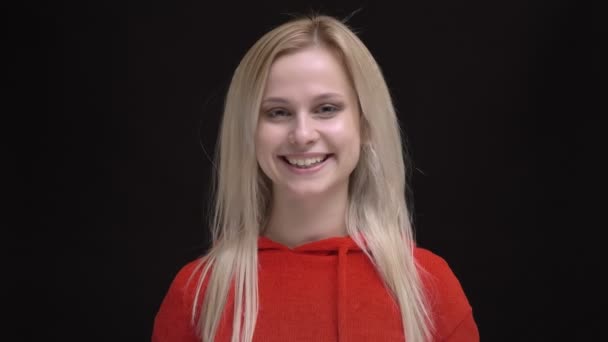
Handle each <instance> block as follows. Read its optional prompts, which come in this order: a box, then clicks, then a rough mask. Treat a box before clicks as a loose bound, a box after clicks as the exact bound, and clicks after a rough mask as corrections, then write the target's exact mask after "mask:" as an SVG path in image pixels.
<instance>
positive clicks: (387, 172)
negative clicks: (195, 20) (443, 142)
mask: <svg viewBox="0 0 608 342" xmlns="http://www.w3.org/2000/svg"><path fill="white" fill-rule="evenodd" d="M313 45H320V46H324V47H327V48H330V49H331V50H332V51H334V52H336V53H337V54H338V56H339V57H340V58H341V59H342V62H343V64H344V66H345V69H346V71H347V73H348V74H349V76H350V78H351V81H352V82H353V85H354V88H355V91H356V93H357V95H358V99H359V105H360V109H361V113H362V134H363V136H364V140H363V141H364V142H363V144H362V146H361V154H360V159H359V162H358V164H357V166H356V168H355V170H354V171H353V173H352V174H351V176H350V182H349V199H348V201H349V204H348V210H347V214H346V217H345V220H346V226H347V231H348V233H349V234H350V236H351V237H353V239H354V240H355V242H356V243H357V244H358V245H359V246H360V247H361V249H362V250H363V251H364V252H365V253H366V255H367V256H368V257H369V259H370V260H371V262H372V263H373V264H374V266H375V267H376V269H377V271H378V273H379V274H380V276H381V278H382V280H383V281H384V284H385V285H386V288H387V289H388V290H389V291H390V293H391V294H392V296H393V298H394V300H395V302H396V303H397V305H398V306H399V308H400V312H401V317H402V322H403V328H404V333H405V337H406V340H407V341H409V342H415V341H426V340H430V339H431V336H432V330H433V323H432V320H431V318H430V310H429V306H428V304H427V302H426V299H425V294H424V289H423V288H422V284H421V280H420V277H419V274H418V267H417V265H416V262H415V260H414V256H413V250H414V236H413V229H412V225H411V221H410V214H409V212H408V208H407V205H406V199H405V187H406V173H405V164H404V155H403V149H402V147H403V141H402V139H401V132H400V126H399V122H398V120H397V116H396V114H395V110H394V107H393V104H392V100H391V97H390V94H389V90H388V87H387V85H386V82H385V80H384V77H383V75H382V72H381V70H380V67H379V66H378V64H377V63H376V61H375V60H374V58H373V56H372V55H371V53H370V52H369V51H368V49H367V48H366V47H365V45H364V44H363V43H362V42H361V40H360V39H359V38H358V37H357V36H356V34H355V33H353V32H352V31H351V30H350V29H349V28H348V26H346V24H345V23H343V22H341V21H339V20H337V19H335V18H332V17H329V16H323V15H314V16H309V17H303V18H296V19H293V20H291V21H289V22H287V23H284V24H282V25H280V26H278V27H277V28H275V29H273V30H271V31H270V32H268V33H266V34H265V35H264V36H263V37H262V38H260V39H259V40H258V41H257V42H256V43H255V44H254V45H253V46H252V47H251V49H250V50H249V51H248V52H247V53H246V55H245V56H244V58H243V59H242V61H241V63H240V64H239V66H238V67H237V69H236V71H235V72H234V75H233V78H232V82H231V84H230V87H229V89H228V94H227V97H226V102H225V108H224V116H223V121H222V125H221V131H220V136H219V139H218V145H217V150H216V158H218V160H217V161H216V170H215V172H216V173H215V179H214V186H215V188H214V193H215V196H216V197H215V199H214V200H215V211H214V213H213V215H212V219H211V221H212V222H211V234H212V247H211V249H210V250H209V252H208V253H207V254H206V255H205V256H204V257H202V258H201V260H200V261H201V262H200V264H199V265H200V267H202V272H201V273H200V276H199V278H198V284H197V290H196V294H195V298H194V305H193V307H192V323H193V324H195V325H196V327H197V332H198V333H199V335H200V336H201V338H202V339H203V341H213V339H214V337H215V335H216V333H217V329H218V326H219V322H220V318H221V317H222V314H223V312H224V309H225V306H226V301H227V297H228V294H229V291H231V290H233V291H234V298H235V300H234V320H233V321H234V323H233V332H232V340H231V341H232V342H240V341H251V340H252V338H253V335H254V329H255V326H256V319H257V312H258V274H257V269H258V268H257V267H258V265H257V263H258V257H257V242H258V237H259V236H260V234H261V233H262V229H263V227H264V226H265V223H266V219H267V217H268V215H269V212H268V211H269V207H268V205H269V203H271V196H272V193H271V191H270V189H271V183H270V182H269V179H268V178H267V177H266V176H265V175H264V174H263V172H262V171H261V170H260V168H259V167H258V164H257V161H256V158H255V155H256V154H255V144H254V133H255V129H256V126H257V120H258V115H259V108H260V101H261V98H262V96H263V91H264V89H265V85H266V80H267V77H268V73H269V69H270V66H271V64H272V63H273V61H274V60H276V59H277V58H278V57H279V56H281V55H284V54H288V53H292V52H294V51H298V50H300V49H303V48H306V47H310V46H313ZM364 241H365V242H364ZM205 281H207V285H206V289H205V291H204V293H202V292H203V291H202V289H203V284H204V282H205Z"/></svg>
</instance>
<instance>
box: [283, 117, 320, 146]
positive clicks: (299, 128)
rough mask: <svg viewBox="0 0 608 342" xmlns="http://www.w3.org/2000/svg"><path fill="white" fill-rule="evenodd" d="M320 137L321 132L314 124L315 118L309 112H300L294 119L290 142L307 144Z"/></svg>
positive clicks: (299, 144) (301, 144) (300, 144)
mask: <svg viewBox="0 0 608 342" xmlns="http://www.w3.org/2000/svg"><path fill="white" fill-rule="evenodd" d="M318 138H319V132H318V131H317V129H316V127H315V125H314V120H313V119H312V118H311V117H310V116H309V115H308V113H298V115H297V116H296V119H295V120H293V126H292V128H291V132H290V133H289V142H290V143H292V144H294V145H298V146H306V145H310V144H313V143H314V142H315V141H317V139H318Z"/></svg>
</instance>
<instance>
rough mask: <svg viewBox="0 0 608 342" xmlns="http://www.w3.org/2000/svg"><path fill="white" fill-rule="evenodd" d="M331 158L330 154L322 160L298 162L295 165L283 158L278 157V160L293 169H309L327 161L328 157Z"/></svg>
mask: <svg viewBox="0 0 608 342" xmlns="http://www.w3.org/2000/svg"><path fill="white" fill-rule="evenodd" d="M331 156H333V154H332V153H330V154H326V155H325V156H324V157H323V158H321V159H320V160H318V161H310V160H307V161H299V162H297V163H291V162H290V161H289V160H288V159H287V158H286V157H285V156H280V158H281V159H282V160H283V161H284V162H285V163H287V165H289V166H291V167H295V168H298V169H310V168H313V167H315V166H317V165H320V164H323V163H324V162H325V161H326V160H327V159H329V157H331Z"/></svg>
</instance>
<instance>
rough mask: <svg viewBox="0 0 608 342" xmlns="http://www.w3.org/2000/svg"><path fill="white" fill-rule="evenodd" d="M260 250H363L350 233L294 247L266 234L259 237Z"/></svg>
mask: <svg viewBox="0 0 608 342" xmlns="http://www.w3.org/2000/svg"><path fill="white" fill-rule="evenodd" d="M258 250H259V251H262V250H281V251H288V252H293V253H308V252H337V251H340V250H343V251H345V252H348V251H361V248H360V247H359V246H358V245H357V243H356V242H355V240H353V238H352V237H351V236H350V235H346V236H333V237H328V238H323V239H320V240H316V241H311V242H306V243H303V244H301V245H298V246H296V247H293V248H290V247H288V246H285V245H284V244H282V243H280V242H277V241H274V240H272V239H270V238H268V237H266V236H260V237H259V238H258Z"/></svg>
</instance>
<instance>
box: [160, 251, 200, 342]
mask: <svg viewBox="0 0 608 342" xmlns="http://www.w3.org/2000/svg"><path fill="white" fill-rule="evenodd" d="M198 264H199V262H198V261H194V262H191V263H189V264H187V265H186V266H184V267H183V268H182V269H181V270H180V271H179V272H178V273H177V275H176V276H175V278H174V279H173V282H172V283H171V286H170V287H169V290H168V291H167V293H166V294H165V297H164V299H163V301H162V303H161V305H160V308H159V310H158V312H157V313H156V317H155V319H154V328H153V330H152V342H178V341H179V342H201V339H200V338H198V337H197V336H196V331H195V329H194V327H193V326H192V324H191V319H192V318H191V317H192V300H193V298H194V296H193V294H194V289H195V288H196V284H197V282H198V278H197V276H199V275H200V272H196V273H195V275H194V276H193V277H191V275H193V273H194V272H195V271H196V270H200V269H202V268H197V266H198ZM190 278H192V279H190Z"/></svg>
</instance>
